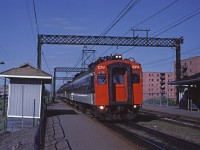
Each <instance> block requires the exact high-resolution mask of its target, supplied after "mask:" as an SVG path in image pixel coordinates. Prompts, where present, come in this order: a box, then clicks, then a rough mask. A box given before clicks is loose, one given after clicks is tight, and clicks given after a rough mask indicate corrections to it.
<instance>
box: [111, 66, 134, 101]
mask: <svg viewBox="0 0 200 150" xmlns="http://www.w3.org/2000/svg"><path fill="white" fill-rule="evenodd" d="M108 69H109V101H110V104H119V103H121V104H131V103H132V85H131V82H130V81H131V74H132V72H131V71H132V70H131V67H130V66H129V65H128V64H124V63H115V64H111V65H109V66H108Z"/></svg>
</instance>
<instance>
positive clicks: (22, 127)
mask: <svg viewBox="0 0 200 150" xmlns="http://www.w3.org/2000/svg"><path fill="white" fill-rule="evenodd" d="M23 103H24V87H23V86H22V129H23V128H24V110H23V109H24V106H23Z"/></svg>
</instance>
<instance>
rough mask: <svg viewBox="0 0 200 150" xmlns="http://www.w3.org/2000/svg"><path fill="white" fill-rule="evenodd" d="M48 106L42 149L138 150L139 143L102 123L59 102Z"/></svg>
mask: <svg viewBox="0 0 200 150" xmlns="http://www.w3.org/2000/svg"><path fill="white" fill-rule="evenodd" d="M48 109H49V110H50V111H51V115H52V116H51V117H48V119H47V126H46V140H45V141H46V142H45V149H46V150H47V149H49V150H54V149H57V150H65V149H66V150H68V149H69V150H137V149H140V148H139V147H138V146H136V145H134V144H133V143H131V142H129V141H128V140H127V139H125V138H124V137H122V136H121V135H119V134H117V133H116V132H113V131H111V130H110V129H108V128H106V127H105V126H104V125H103V124H102V123H100V122H98V121H97V120H94V119H92V118H90V117H87V116H86V115H84V114H82V113H80V112H77V111H76V110H74V109H73V108H72V107H70V106H68V105H66V104H65V103H63V102H61V101H59V103H56V104H54V105H52V106H49V107H48Z"/></svg>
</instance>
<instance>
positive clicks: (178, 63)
mask: <svg viewBox="0 0 200 150" xmlns="http://www.w3.org/2000/svg"><path fill="white" fill-rule="evenodd" d="M176 43H177V46H176V80H180V79H181V52H180V51H181V48H180V47H181V46H180V41H179V40H178V41H177V42H176ZM179 89H180V88H179V86H177V87H176V104H179Z"/></svg>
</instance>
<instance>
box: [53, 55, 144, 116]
mask: <svg viewBox="0 0 200 150" xmlns="http://www.w3.org/2000/svg"><path fill="white" fill-rule="evenodd" d="M57 96H58V97H62V98H64V99H65V100H67V101H68V102H69V103H70V104H72V105H74V106H77V107H79V108H80V109H81V110H82V111H83V112H85V111H86V110H88V112H91V113H92V114H93V115H94V116H95V117H97V118H98V119H100V120H105V119H106V120H107V119H109V120H116V119H117V120H118V119H125V120H133V119H135V118H136V115H137V113H138V111H139V109H140V108H141V106H142V67H141V64H140V63H138V62H136V61H135V60H134V59H133V58H130V59H122V55H119V54H116V55H111V56H105V57H100V58H98V59H97V60H96V61H95V62H93V63H91V64H89V65H88V69H87V71H84V72H80V73H78V74H76V75H75V76H74V78H73V81H71V82H68V83H66V84H64V85H62V86H61V87H60V88H59V89H58V90H57Z"/></svg>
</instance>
